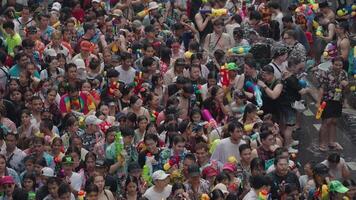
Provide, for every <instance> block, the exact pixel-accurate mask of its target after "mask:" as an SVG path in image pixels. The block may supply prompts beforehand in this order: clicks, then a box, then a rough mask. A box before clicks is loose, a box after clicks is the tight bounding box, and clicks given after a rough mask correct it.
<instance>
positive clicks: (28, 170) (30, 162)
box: [20, 155, 35, 181]
mask: <svg viewBox="0 0 356 200" xmlns="http://www.w3.org/2000/svg"><path fill="white" fill-rule="evenodd" d="M23 162H24V163H25V171H23V172H22V173H21V174H20V179H21V181H23V180H24V177H25V175H26V174H33V173H34V172H35V170H34V169H35V168H34V165H35V157H34V156H31V155H29V156H26V157H25V158H24V160H23Z"/></svg>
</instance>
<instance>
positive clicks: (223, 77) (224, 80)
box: [219, 64, 230, 87]
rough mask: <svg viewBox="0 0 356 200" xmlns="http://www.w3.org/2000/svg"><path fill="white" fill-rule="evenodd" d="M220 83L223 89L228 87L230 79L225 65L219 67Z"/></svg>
mask: <svg viewBox="0 0 356 200" xmlns="http://www.w3.org/2000/svg"><path fill="white" fill-rule="evenodd" d="M219 74H220V83H221V85H222V86H223V87H229V85H230V77H229V71H228V69H227V64H225V65H223V66H221V67H220V72H219Z"/></svg>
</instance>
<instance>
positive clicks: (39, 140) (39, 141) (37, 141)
mask: <svg viewBox="0 0 356 200" xmlns="http://www.w3.org/2000/svg"><path fill="white" fill-rule="evenodd" d="M32 144H42V145H44V144H45V140H44V138H42V137H34V138H33V139H32Z"/></svg>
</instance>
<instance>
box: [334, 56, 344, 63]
mask: <svg viewBox="0 0 356 200" xmlns="http://www.w3.org/2000/svg"><path fill="white" fill-rule="evenodd" d="M331 62H332V63H333V64H334V63H335V62H342V63H344V59H343V58H342V57H341V56H336V57H335V58H333V59H332V60H331Z"/></svg>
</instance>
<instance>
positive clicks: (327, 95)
mask: <svg viewBox="0 0 356 200" xmlns="http://www.w3.org/2000/svg"><path fill="white" fill-rule="evenodd" d="M343 67H344V60H343V59H342V57H335V58H334V59H333V60H332V66H331V68H330V69H329V70H328V71H325V72H322V73H321V74H320V77H318V80H319V83H320V87H319V100H318V102H317V103H318V104H317V105H321V104H322V103H324V102H325V104H326V107H325V109H324V111H323V112H322V115H321V119H322V123H321V127H320V133H319V150H320V151H327V150H328V147H329V148H330V149H335V150H342V149H343V148H342V146H341V145H340V144H339V143H338V142H337V141H336V124H337V119H338V118H339V117H341V114H342V103H343V98H344V96H343V93H344V91H345V89H347V88H346V87H347V85H348V78H347V73H346V71H345V70H343Z"/></svg>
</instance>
